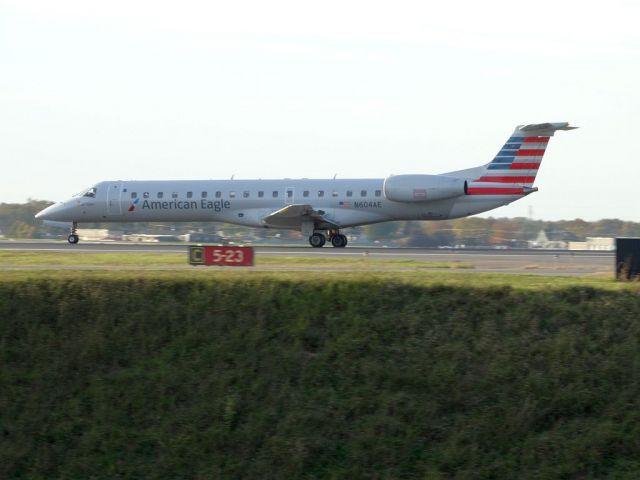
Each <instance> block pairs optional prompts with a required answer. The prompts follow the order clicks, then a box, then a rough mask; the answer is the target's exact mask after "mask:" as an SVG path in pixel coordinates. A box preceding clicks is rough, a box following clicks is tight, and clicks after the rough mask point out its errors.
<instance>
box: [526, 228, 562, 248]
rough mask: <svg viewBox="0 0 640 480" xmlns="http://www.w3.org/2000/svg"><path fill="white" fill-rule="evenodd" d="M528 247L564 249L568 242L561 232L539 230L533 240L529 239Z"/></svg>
mask: <svg viewBox="0 0 640 480" xmlns="http://www.w3.org/2000/svg"><path fill="white" fill-rule="evenodd" d="M528 243H529V248H550V249H560V250H564V249H566V248H567V245H568V242H567V241H566V240H565V239H564V237H563V234H562V233H560V234H558V233H555V232H545V231H544V230H540V232H539V233H538V236H537V237H536V238H535V240H529V242H528Z"/></svg>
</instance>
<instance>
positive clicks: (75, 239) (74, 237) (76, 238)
mask: <svg viewBox="0 0 640 480" xmlns="http://www.w3.org/2000/svg"><path fill="white" fill-rule="evenodd" d="M67 241H68V242H69V243H70V244H71V245H75V244H76V243H78V242H79V241H80V237H79V236H78V235H76V234H75V233H72V234H71V235H69V236H68V237H67Z"/></svg>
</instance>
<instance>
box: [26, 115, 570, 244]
mask: <svg viewBox="0 0 640 480" xmlns="http://www.w3.org/2000/svg"><path fill="white" fill-rule="evenodd" d="M574 128H576V127H570V126H569V124H568V123H566V122H563V123H537V124H530V125H520V126H518V127H516V129H515V130H514V132H513V133H512V134H511V136H510V137H509V138H508V139H507V141H506V142H505V143H504V145H503V146H502V148H501V149H500V150H499V151H498V154H497V155H496V156H495V157H494V158H493V160H491V161H490V162H489V163H487V164H485V165H481V166H479V167H475V168H469V169H466V170H458V171H455V172H448V173H444V174H441V175H433V174H431V175H429V174H409V175H393V176H390V177H387V178H353V179H336V178H333V179H317V180H314V179H300V180H291V179H284V180H162V181H158V180H147V181H121V180H118V181H104V182H100V183H98V184H96V185H94V186H93V187H91V188H89V189H87V190H85V191H84V192H83V193H81V194H79V195H76V196H74V197H72V198H70V199H69V200H65V201H63V202H59V203H56V204H55V205H51V206H50V207H48V208H46V209H45V210H43V211H41V212H40V213H38V214H37V215H36V218H41V219H44V220H52V221H57V222H69V223H70V227H71V234H70V235H69V242H70V243H77V242H78V235H77V234H76V229H77V226H78V223H79V222H86V223H93V222H147V221H153V222H156V221H167V222H178V221H185V222H194V221H204V222H206V221H210V222H227V223H233V224H238V225H246V226H251V227H258V228H274V229H294V230H300V231H301V232H302V233H303V234H304V235H306V236H308V237H309V243H310V244H311V246H313V247H322V246H323V245H324V244H325V242H326V241H327V240H329V241H330V242H331V244H332V245H333V246H334V247H344V246H346V244H347V237H346V236H345V235H343V234H341V233H340V230H341V229H344V228H349V227H355V226H359V225H367V224H372V223H380V222H388V221H392V220H445V219H452V218H460V217H467V216H469V215H475V214H477V213H481V212H486V211H488V210H492V209H494V208H498V207H500V206H503V205H507V204H509V203H511V202H514V201H516V200H519V199H520V198H523V197H524V196H526V195H529V194H530V193H532V192H535V191H537V188H536V187H534V186H533V182H534V180H535V178H536V175H537V173H538V171H539V169H540V163H541V161H542V157H543V156H544V153H545V151H546V149H547V146H548V145H549V140H550V138H551V137H552V136H553V135H554V134H555V132H557V131H558V130H572V129H574Z"/></svg>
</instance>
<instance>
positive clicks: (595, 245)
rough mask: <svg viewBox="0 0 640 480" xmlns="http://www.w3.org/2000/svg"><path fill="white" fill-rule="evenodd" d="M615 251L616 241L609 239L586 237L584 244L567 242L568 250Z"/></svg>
mask: <svg viewBox="0 0 640 480" xmlns="http://www.w3.org/2000/svg"><path fill="white" fill-rule="evenodd" d="M615 249H616V239H615V238H610V237H587V239H586V241H584V242H569V250H605V251H612V250H615Z"/></svg>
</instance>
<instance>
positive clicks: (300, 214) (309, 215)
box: [262, 204, 339, 228]
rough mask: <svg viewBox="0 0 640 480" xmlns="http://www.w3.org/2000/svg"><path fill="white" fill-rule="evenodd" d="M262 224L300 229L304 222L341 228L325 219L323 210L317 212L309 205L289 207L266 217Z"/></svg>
mask: <svg viewBox="0 0 640 480" xmlns="http://www.w3.org/2000/svg"><path fill="white" fill-rule="evenodd" d="M262 222H263V223H264V224H265V225H269V226H273V227H288V228H298V227H300V226H301V225H302V223H303V222H314V223H319V224H322V225H326V226H327V227H328V228H339V226H338V225H337V224H336V223H334V222H332V221H330V220H328V219H327V218H326V217H325V212H324V211H323V210H316V209H314V208H313V207H312V206H311V205H307V204H294V205H287V206H286V207H283V208H281V209H279V210H276V211H275V212H272V213H270V214H269V215H267V216H266V217H264V218H263V219H262Z"/></svg>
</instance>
